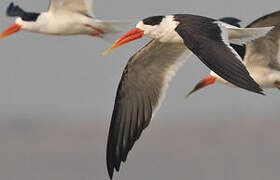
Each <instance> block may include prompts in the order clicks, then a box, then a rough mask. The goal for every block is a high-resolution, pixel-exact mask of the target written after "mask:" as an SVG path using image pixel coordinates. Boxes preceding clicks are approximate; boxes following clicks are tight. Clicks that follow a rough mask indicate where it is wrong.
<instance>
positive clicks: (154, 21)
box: [143, 16, 164, 26]
mask: <svg viewBox="0 0 280 180" xmlns="http://www.w3.org/2000/svg"><path fill="white" fill-rule="evenodd" d="M163 18H164V16H152V17H148V18H146V19H144V20H143V23H144V24H146V25H152V26H154V25H159V24H160V23H161V21H162V19H163Z"/></svg>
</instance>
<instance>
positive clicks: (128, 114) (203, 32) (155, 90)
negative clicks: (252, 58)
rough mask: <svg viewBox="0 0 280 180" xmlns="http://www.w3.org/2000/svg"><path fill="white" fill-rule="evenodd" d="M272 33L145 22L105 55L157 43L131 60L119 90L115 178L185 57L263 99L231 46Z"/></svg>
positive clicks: (172, 19)
mask: <svg viewBox="0 0 280 180" xmlns="http://www.w3.org/2000/svg"><path fill="white" fill-rule="evenodd" d="M272 28H273V27H264V28H237V27H235V26H232V25H229V24H226V23H223V22H221V21H218V20H215V19H211V18H207V17H202V16H195V15H187V14H177V15H168V16H153V17H149V18H146V19H144V20H142V21H140V22H139V23H138V24H137V26H136V28H134V29H132V30H131V31H129V32H128V33H126V34H125V35H123V36H122V37H120V38H119V40H117V41H116V42H115V43H114V44H113V46H112V47H111V48H110V49H108V50H107V51H105V53H104V54H106V53H108V52H109V51H111V50H112V49H114V48H116V47H118V46H120V45H123V44H125V43H127V42H130V41H133V40H136V39H139V38H141V37H143V36H144V35H145V36H148V37H150V38H152V39H153V40H152V41H150V42H149V43H148V44H147V45H146V46H145V47H143V48H142V49H141V50H139V51H138V52H137V53H135V54H134V55H133V56H132V57H131V58H130V60H129V61H128V63H127V65H126V67H125V69H124V72H123V74H122V78H121V81H120V83H119V86H118V90H117V95H116V99H115V105H114V110H113V115H112V119H111V125H110V130H109V136H108V142H107V169H108V173H109V176H110V178H112V177H113V173H114V170H115V169H116V170H117V171H119V169H120V164H121V162H122V161H123V162H125V161H126V158H127V155H128V152H129V151H130V150H131V149H132V147H133V145H134V143H135V142H136V140H137V139H139V137H140V135H141V133H142V131H143V130H144V129H145V128H146V127H147V126H148V125H149V123H150V121H151V119H152V117H154V115H155V113H156V110H157V109H158V108H159V106H160V103H161V101H162V100H163V98H164V94H165V91H166V89H167V86H168V82H169V81H170V80H171V78H172V77H173V76H174V75H175V72H176V71H177V69H178V68H179V67H180V66H181V65H182V64H183V62H184V61H185V60H186V58H180V56H181V55H183V54H184V53H185V54H187V55H190V54H192V53H194V54H195V55H196V56H197V57H199V59H200V60H201V61H202V62H203V63H204V64H205V65H207V66H208V67H209V68H210V69H212V70H213V71H215V72H216V73H217V74H219V75H220V76H221V77H223V78H225V79H226V80H228V81H229V82H231V83H233V84H235V85H236V86H238V87H241V88H244V89H247V90H249V91H252V92H256V93H260V94H262V89H261V88H260V87H259V85H258V84H257V83H256V82H255V81H254V80H253V79H252V78H251V77H250V75H249V73H248V71H247V70H246V68H245V66H244V65H243V63H242V62H241V58H240V56H239V55H238V54H237V53H236V52H235V51H234V50H233V48H232V47H231V46H230V45H229V42H232V43H238V44H241V43H245V42H248V41H250V40H253V39H256V38H258V37H262V36H264V35H265V34H267V33H268V32H269V31H270V30H271V29H272Z"/></svg>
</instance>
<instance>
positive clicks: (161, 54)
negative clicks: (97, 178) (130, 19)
mask: <svg viewBox="0 0 280 180" xmlns="http://www.w3.org/2000/svg"><path fill="white" fill-rule="evenodd" d="M184 52H187V53H188V54H190V51H189V50H187V48H186V47H185V45H184V44H182V43H180V44H175V43H172V44H167V43H160V42H158V41H154V40H153V41H151V42H150V43H148V44H147V45H146V46H145V47H144V48H142V49H141V50H139V51H138V52H137V53H136V54H135V55H134V56H132V57H131V58H130V60H129V61H128V63H127V65H126V67H125V69H124V72H123V74H122V78H121V81H120V83H119V87H118V90H117V95H116V99H115V106H114V111H113V115H112V119H111V125H110V130H109V137H108V144H107V169H108V173H109V175H110V177H111V178H112V176H113V173H114V169H116V170H117V171H119V168H120V164H121V161H123V162H125V161H126V158H127V154H128V152H129V151H130V150H131V148H132V147H133V145H134V143H135V141H136V140H137V139H138V138H139V137H140V135H141V133H142V131H143V130H144V129H145V128H146V127H147V126H148V125H149V123H150V121H151V119H152V117H153V115H154V114H155V112H156V110H157V109H158V108H159V105H160V102H161V101H162V100H163V97H164V93H165V91H166V89H167V86H168V82H169V80H171V78H172V77H173V76H174V75H175V72H176V71H177V69H178V68H179V66H180V65H181V64H182V63H183V62H184V61H185V60H186V58H179V57H180V56H181V55H182V54H184Z"/></svg>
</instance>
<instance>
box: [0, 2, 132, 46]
mask: <svg viewBox="0 0 280 180" xmlns="http://www.w3.org/2000/svg"><path fill="white" fill-rule="evenodd" d="M6 14H7V16H10V17H17V18H16V20H15V23H14V24H13V25H11V26H10V27H8V28H7V29H5V30H4V31H3V32H2V33H1V34H0V39H2V38H4V37H7V36H9V35H11V34H14V33H16V32H18V31H20V30H25V31H30V32H37V33H42V34H51V35H78V34H85V35H90V36H93V37H100V38H103V39H104V40H107V41H111V40H112V38H113V37H114V36H115V35H118V33H120V32H122V31H123V30H124V29H125V28H127V27H128V26H129V25H130V24H131V22H128V21H115V20H108V21H107V20H99V19H97V18H95V17H94V15H93V11H92V0H50V2H49V8H48V11H47V12H42V13H34V12H27V11H25V10H23V9H22V8H20V7H19V6H17V5H14V3H11V4H10V5H9V7H8V8H7V11H6Z"/></svg>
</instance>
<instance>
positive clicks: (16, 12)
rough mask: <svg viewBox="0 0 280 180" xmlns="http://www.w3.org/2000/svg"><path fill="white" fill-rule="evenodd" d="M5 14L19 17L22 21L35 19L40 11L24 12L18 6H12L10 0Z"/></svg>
mask: <svg viewBox="0 0 280 180" xmlns="http://www.w3.org/2000/svg"><path fill="white" fill-rule="evenodd" d="M6 15H7V16H10V17H21V18H22V20H24V21H36V20H37V18H38V16H39V15H40V13H34V12H25V11H24V10H23V9H21V8H20V7H19V6H17V5H16V6H14V3H13V2H12V3H11V4H10V5H9V6H8V8H7V11H6Z"/></svg>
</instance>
